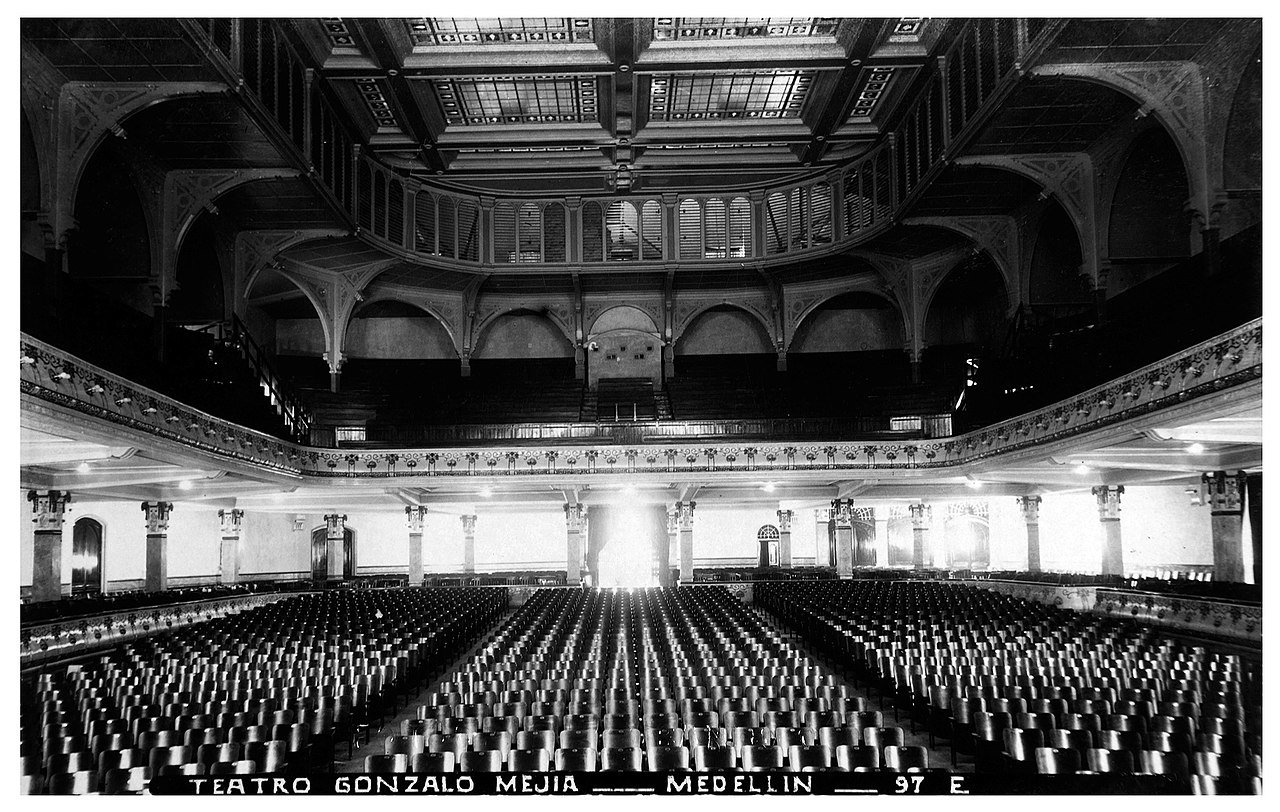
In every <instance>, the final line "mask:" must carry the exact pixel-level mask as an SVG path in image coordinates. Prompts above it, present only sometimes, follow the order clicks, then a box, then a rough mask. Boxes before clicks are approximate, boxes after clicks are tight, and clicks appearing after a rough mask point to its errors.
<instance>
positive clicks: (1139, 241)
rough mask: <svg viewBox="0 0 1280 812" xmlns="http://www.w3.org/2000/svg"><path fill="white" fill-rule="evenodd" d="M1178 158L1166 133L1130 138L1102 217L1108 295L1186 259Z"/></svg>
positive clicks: (1184, 192)
mask: <svg viewBox="0 0 1280 812" xmlns="http://www.w3.org/2000/svg"><path fill="white" fill-rule="evenodd" d="M1188 194H1189V184H1188V183H1187V173H1186V170H1185V169H1184V168H1183V165H1182V155H1181V153H1179V152H1178V147H1177V145H1176V144H1175V143H1174V142H1173V139H1172V138H1170V137H1169V134H1168V133H1167V132H1165V131H1164V129H1163V128H1161V127H1153V128H1151V129H1149V130H1147V131H1146V132H1144V133H1143V134H1141V135H1139V136H1138V137H1137V138H1135V139H1134V141H1133V144H1132V146H1131V147H1130V151H1129V157H1128V159H1127V160H1126V161H1125V163H1124V168H1123V169H1121V170H1120V176H1119V178H1118V179H1117V181H1116V190H1115V195H1114V196H1113V197H1112V199H1111V211H1110V212H1109V214H1108V217H1109V225H1108V241H1107V255H1108V256H1109V257H1110V259H1111V263H1112V270H1111V273H1110V275H1109V279H1108V294H1109V295H1115V294H1116V293H1118V292H1120V291H1122V290H1124V289H1126V288H1129V287H1132V286H1133V285H1136V284H1138V283H1139V282H1141V281H1142V280H1143V279H1146V278H1147V277H1149V276H1151V275H1152V274H1153V273H1156V272H1158V271H1159V270H1160V269H1162V268H1164V267H1166V266H1167V265H1168V264H1169V262H1170V261H1171V260H1175V259H1179V258H1182V257H1185V256H1187V254H1188V252H1189V251H1190V247H1191V229H1190V225H1189V220H1188V218H1187V214H1186V212H1185V211H1184V206H1185V203H1186V200H1187V196H1188Z"/></svg>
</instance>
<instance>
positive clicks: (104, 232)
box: [67, 138, 152, 313]
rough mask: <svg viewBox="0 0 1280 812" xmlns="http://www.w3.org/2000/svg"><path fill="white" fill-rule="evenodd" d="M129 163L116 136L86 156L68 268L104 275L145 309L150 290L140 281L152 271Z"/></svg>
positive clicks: (75, 274)
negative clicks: (87, 160) (130, 284)
mask: <svg viewBox="0 0 1280 812" xmlns="http://www.w3.org/2000/svg"><path fill="white" fill-rule="evenodd" d="M131 166H132V162H131V160H130V158H129V155H128V154H127V153H126V152H125V151H124V150H123V148H122V147H121V146H120V145H119V139H116V138H108V139H107V140H105V141H103V142H102V144H101V146H99V147H98V149H97V150H96V151H95V152H94V154H93V157H92V158H90V159H89V162H88V164H87V165H86V166H85V168H84V172H83V174H82V175H81V178H80V184H79V187H78V188H77V191H76V199H75V208H74V211H75V218H76V222H77V223H79V229H78V230H77V231H75V232H73V233H72V236H71V239H70V241H69V245H68V250H67V268H68V271H69V272H70V274H71V275H72V276H73V277H77V278H80V279H99V280H103V281H104V282H106V281H108V280H109V284H110V285H111V287H112V289H113V293H116V294H117V295H118V296H120V297H122V298H127V299H128V300H129V301H130V304H131V305H132V306H133V307H134V309H136V310H141V311H143V312H147V313H149V312H151V306H152V302H151V291H150V289H149V288H147V287H146V285H145V284H142V283H145V281H146V280H147V279H149V278H150V277H151V275H152V268H151V237H150V235H149V234H148V232H147V222H148V220H147V216H146V212H145V211H144V209H143V207H142V200H141V198H140V197H139V195H138V190H137V187H136V186H135V185H134V179H135V177H136V174H135V173H133V172H131V171H130V168H131ZM130 282H133V283H135V284H134V286H133V287H132V288H130V287H128V285H129V283H130Z"/></svg>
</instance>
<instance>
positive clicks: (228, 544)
mask: <svg viewBox="0 0 1280 812" xmlns="http://www.w3.org/2000/svg"><path fill="white" fill-rule="evenodd" d="M218 524H219V525H220V526H221V528H222V548H221V551H220V553H219V556H218V580H219V582H220V583H224V584H234V583H237V582H239V580H240V536H241V533H242V531H243V529H244V511H243V510H239V509H232V510H219V511H218Z"/></svg>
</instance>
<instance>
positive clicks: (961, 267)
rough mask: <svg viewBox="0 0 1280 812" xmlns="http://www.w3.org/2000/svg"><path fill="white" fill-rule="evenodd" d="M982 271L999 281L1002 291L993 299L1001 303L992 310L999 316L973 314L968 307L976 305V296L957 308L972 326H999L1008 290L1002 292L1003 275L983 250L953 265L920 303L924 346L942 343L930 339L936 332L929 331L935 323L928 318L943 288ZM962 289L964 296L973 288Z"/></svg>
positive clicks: (1003, 284) (972, 310)
mask: <svg viewBox="0 0 1280 812" xmlns="http://www.w3.org/2000/svg"><path fill="white" fill-rule="evenodd" d="M984 270H985V271H986V272H989V273H990V276H991V279H993V280H994V281H997V282H999V284H1000V288H1001V289H1000V291H999V296H998V297H994V298H998V300H999V302H1000V306H999V307H998V308H993V310H995V311H996V315H998V316H999V317H1000V318H984V315H985V314H981V313H978V312H975V310H974V308H973V307H971V306H969V305H972V304H975V303H976V302H975V300H976V298H977V297H976V296H971V297H968V301H965V302H964V303H963V304H962V305H961V308H960V309H961V310H963V312H965V313H966V314H968V315H969V316H971V317H972V321H973V322H974V323H978V322H981V323H982V324H985V325H987V326H988V327H989V328H991V329H994V328H995V327H996V326H998V325H999V324H1001V323H1002V320H1003V318H1004V317H1007V316H1008V313H1007V311H1006V310H1005V308H1004V301H1005V300H1006V298H1007V291H1006V290H1005V282H1004V276H1003V274H1001V273H1000V271H999V269H998V268H997V267H996V264H995V262H994V261H993V260H992V259H991V257H990V255H988V254H987V253H986V252H985V251H983V252H979V253H977V254H973V255H970V256H968V257H966V258H965V259H962V260H961V261H960V262H958V263H956V264H955V265H953V266H952V267H951V268H950V269H949V270H948V271H947V272H946V273H944V274H941V275H940V276H939V279H938V283H937V284H936V285H934V287H933V290H932V291H931V292H930V294H929V297H928V299H926V300H925V302H923V307H922V309H921V312H922V313H923V314H924V317H923V318H922V319H921V321H920V324H921V327H922V330H923V335H922V338H923V339H924V341H925V343H926V344H928V345H930V346H938V345H941V344H943V343H944V342H941V341H931V340H930V336H931V335H933V334H935V333H936V331H935V330H931V329H930V328H931V326H933V325H935V324H936V322H931V319H932V318H933V317H934V316H935V315H936V313H937V311H936V310H935V308H934V302H935V301H937V300H938V294H939V293H940V292H941V291H942V290H943V289H944V288H947V287H949V286H952V285H956V284H958V283H959V282H962V281H963V280H964V278H965V277H966V276H969V275H972V274H980V273H983V272H984ZM962 290H963V291H964V292H967V293H972V292H973V291H974V290H975V287H974V286H972V285H970V286H964V287H962Z"/></svg>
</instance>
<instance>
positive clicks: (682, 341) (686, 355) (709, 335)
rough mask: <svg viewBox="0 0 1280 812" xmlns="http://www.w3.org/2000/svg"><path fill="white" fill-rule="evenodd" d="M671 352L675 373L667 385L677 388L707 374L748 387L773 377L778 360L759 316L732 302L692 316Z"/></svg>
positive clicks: (707, 375) (706, 376)
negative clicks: (673, 358)
mask: <svg viewBox="0 0 1280 812" xmlns="http://www.w3.org/2000/svg"><path fill="white" fill-rule="evenodd" d="M674 355H675V373H676V374H675V378H674V379H672V380H671V381H668V386H671V385H672V384H673V383H674V384H675V385H676V386H677V388H679V387H680V386H682V385H683V382H684V381H686V380H688V379H691V378H693V379H700V380H705V379H706V378H708V377H712V378H723V379H727V381H736V382H738V383H740V384H741V385H742V386H748V387H749V386H753V385H754V384H755V383H756V382H758V381H761V380H766V379H769V378H772V377H773V375H774V368H775V366H776V363H777V361H776V359H777V354H776V353H775V352H774V348H773V340H772V339H771V338H770V337H769V333H768V331H767V330H766V329H765V326H764V325H763V324H762V323H761V322H760V319H759V318H757V317H756V316H755V315H753V314H751V313H749V312H747V311H746V310H745V309H744V308H742V307H739V306H737V305H732V304H719V305H716V306H714V307H710V308H707V309H706V310H704V311H702V312H701V313H699V314H698V315H697V316H695V317H694V318H693V320H692V321H691V322H689V324H688V325H687V326H686V327H685V328H684V330H683V331H682V332H681V333H680V336H679V337H678V338H677V339H676V343H675V347H674Z"/></svg>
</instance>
